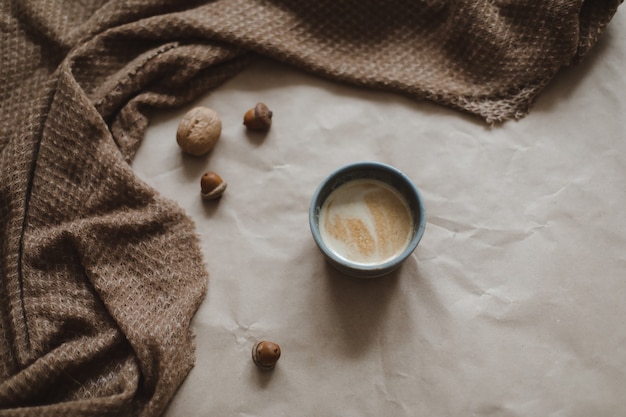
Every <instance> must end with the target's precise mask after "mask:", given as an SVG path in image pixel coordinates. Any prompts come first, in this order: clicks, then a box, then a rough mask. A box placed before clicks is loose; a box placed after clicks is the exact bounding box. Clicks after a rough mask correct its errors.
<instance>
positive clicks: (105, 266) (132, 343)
mask: <svg viewBox="0 0 626 417" xmlns="http://www.w3.org/2000/svg"><path fill="white" fill-rule="evenodd" d="M620 3H621V0H586V1H583V0H545V1H537V0H499V1H494V0H455V1H438V0H422V1H419V0H406V1H402V0H397V1H393V0H383V1H366V0H359V1H354V0H347V1H337V0H306V1H305V0H298V1H288V0H218V1H204V2H202V1H198V0H194V1H191V0H187V1H183V0H112V1H104V0H90V1H82V2H77V1H70V0H65V1H64V0H46V1H42V0H1V6H0V7H1V10H0V19H1V20H0V56H1V59H2V61H1V63H0V65H1V67H0V131H1V135H0V175H1V182H0V278H1V281H0V415H16V416H35V415H36V416H57V415H58V416H61V415H73V416H87V415H90V416H91V415H93V416H100V415H115V416H122V415H142V416H154V415H159V414H161V413H162V412H163V410H164V409H165V407H166V406H167V403H168V402H169V400H170V399H171V397H172V396H173V395H174V393H175V391H176V389H177V388H178V386H179V384H180V383H181V381H182V380H183V379H184V377H185V376H186V375H187V373H188V372H189V370H190V368H191V367H192V366H193V343H192V340H191V335H190V332H189V324H190V321H191V319H192V317H193V315H194V313H195V311H196V309H197V308H198V306H199V304H200V302H201V300H202V298H203V296H204V294H205V291H206V287H207V273H206V272H205V270H204V265H203V260H202V256H201V251H200V249H199V246H198V241H197V238H196V236H195V234H194V226H193V224H192V222H191V220H190V219H188V218H187V217H186V215H185V214H184V213H183V212H182V210H181V209H180V208H179V207H178V206H177V205H176V204H175V203H173V202H171V201H168V200H166V199H164V198H163V197H161V196H160V195H158V194H157V193H156V192H155V191H154V190H152V189H151V188H150V187H148V186H146V185H145V184H144V183H142V182H141V181H140V180H138V179H137V177H135V175H134V174H133V172H132V170H131V169H130V166H129V165H128V162H129V161H130V160H131V159H132V158H133V156H134V153H135V151H136V149H137V147H138V146H139V143H140V141H141V138H142V135H143V133H144V130H145V128H146V126H147V123H148V115H149V112H150V110H151V109H154V108H171V107H173V106H178V105H181V104H183V103H186V102H188V101H190V100H191V99H193V98H195V97H197V96H198V95H199V94H202V93H204V92H206V91H208V90H210V89H211V88H214V87H215V86H217V85H218V84H219V83H221V82H222V81H224V80H225V79H227V78H228V77H231V76H232V75H233V74H235V73H236V72H237V71H238V70H239V69H241V68H242V67H243V66H244V65H246V64H247V63H248V62H249V61H250V59H251V58H252V57H254V56H258V55H264V56H267V57H269V58H272V59H276V60H279V61H282V62H285V63H289V64H292V65H294V66H296V67H299V68H301V69H303V70H306V71H310V72H312V73H315V74H318V75H320V76H324V77H328V78H330V79H335V80H340V81H344V82H349V83H352V84H356V85H361V86H367V87H370V88H378V89H382V90H387V91H395V92H399V93H402V94H406V95H409V96H411V97H414V98H418V99H429V100H433V101H435V102H437V103H441V104H444V105H448V106H451V107H454V108H457V109H460V110H463V111H466V112H469V113H472V114H475V115H477V116H479V117H482V118H484V119H485V120H487V121H489V122H497V121H503V120H506V119H510V118H516V117H521V116H523V115H525V114H526V112H527V111H528V108H529V105H530V103H531V101H532V99H533V98H534V97H535V95H536V94H537V93H538V92H539V91H540V90H541V88H542V87H544V86H545V84H546V83H547V82H548V81H549V80H550V79H551V78H552V77H553V76H554V75H555V74H556V72H557V71H558V70H559V68H561V67H563V66H565V65H569V64H572V63H576V62H578V61H579V60H580V59H581V58H582V57H583V56H584V55H585V54H586V53H587V52H588V50H589V48H590V47H591V46H592V45H593V44H594V43H595V41H596V40H597V39H598V37H599V36H600V34H601V33H602V31H603V29H604V27H605V25H606V24H607V23H608V22H609V20H610V19H611V17H612V16H613V14H614V13H615V11H616V8H617V7H618V5H619V4H620ZM215 354H219V352H215ZM207 389H211V387H207Z"/></svg>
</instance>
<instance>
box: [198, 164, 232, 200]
mask: <svg viewBox="0 0 626 417" xmlns="http://www.w3.org/2000/svg"><path fill="white" fill-rule="evenodd" d="M226 185H227V184H226V182H225V181H224V180H223V179H222V177H220V176H219V175H217V174H216V173H215V172H213V171H208V172H205V173H204V175H202V178H201V179H200V188H201V189H202V192H201V195H202V198H203V199H204V200H213V199H216V198H219V197H221V196H222V194H224V191H225V190H226Z"/></svg>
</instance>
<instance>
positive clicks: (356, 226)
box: [319, 179, 413, 265]
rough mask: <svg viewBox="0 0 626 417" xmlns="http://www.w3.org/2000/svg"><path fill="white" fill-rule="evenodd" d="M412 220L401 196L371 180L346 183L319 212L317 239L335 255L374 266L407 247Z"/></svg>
mask: <svg viewBox="0 0 626 417" xmlns="http://www.w3.org/2000/svg"><path fill="white" fill-rule="evenodd" d="M412 229H413V217H412V215H411V211H410V210H409V207H408V204H407V202H406V201H405V199H404V198H403V197H402V195H400V193H399V192H398V191H397V190H395V189H394V188H393V187H391V186H389V185H388V184H386V183H384V182H382V181H378V180H372V179H359V180H353V181H349V182H347V183H345V184H342V185H341V186H339V187H337V188H336V189H335V190H333V191H332V192H331V193H330V195H329V196H328V197H327V198H326V201H324V204H323V205H322V207H321V210H320V213H319V230H320V236H321V238H322V240H323V241H324V243H325V244H326V246H327V247H328V248H329V249H330V250H331V251H333V252H334V253H335V254H336V255H337V256H339V257H341V258H343V259H346V260H348V261H350V262H354V263H358V264H362V265H377V264H382V263H384V262H386V261H389V260H391V259H393V258H394V257H396V256H398V255H399V254H400V253H402V251H403V250H404V249H405V248H406V247H407V246H408V244H409V242H410V240H411V236H412Z"/></svg>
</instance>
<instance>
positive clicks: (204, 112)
mask: <svg viewBox="0 0 626 417" xmlns="http://www.w3.org/2000/svg"><path fill="white" fill-rule="evenodd" d="M221 134H222V120H221V119H220V116H219V115H218V114H217V112H216V111H215V110H212V109H209V108H208V107H202V106H200V107H195V108H193V109H191V110H189V111H188V112H187V113H186V114H185V115H184V116H183V118H182V119H181V121H180V123H179V124H178V130H177V131H176V142H177V143H178V146H180V148H181V149H182V150H183V151H184V152H186V153H188V154H190V155H194V156H202V155H204V154H207V153H209V152H210V151H211V150H212V149H213V148H214V147H215V144H216V143H217V141H218V140H219V138H220V135H221Z"/></svg>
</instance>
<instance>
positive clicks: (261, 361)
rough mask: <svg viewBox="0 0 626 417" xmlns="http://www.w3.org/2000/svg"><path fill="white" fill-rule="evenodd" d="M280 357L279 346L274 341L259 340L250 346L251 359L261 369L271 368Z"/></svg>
mask: <svg viewBox="0 0 626 417" xmlns="http://www.w3.org/2000/svg"><path fill="white" fill-rule="evenodd" d="M279 358H280V346H278V345H277V344H276V343H274V342H268V341H265V340H264V341H261V342H257V343H255V344H254V346H253V347H252V360H253V361H254V363H255V364H256V366H258V367H259V368H261V369H267V370H269V369H273V368H274V367H275V366H276V362H278V359H279Z"/></svg>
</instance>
